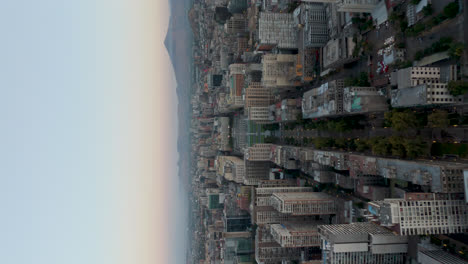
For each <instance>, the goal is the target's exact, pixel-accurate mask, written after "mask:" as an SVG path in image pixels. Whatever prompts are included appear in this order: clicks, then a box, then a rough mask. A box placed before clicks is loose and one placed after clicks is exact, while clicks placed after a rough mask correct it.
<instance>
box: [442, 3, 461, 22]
mask: <svg viewBox="0 0 468 264" xmlns="http://www.w3.org/2000/svg"><path fill="white" fill-rule="evenodd" d="M458 10H459V6H458V1H457V0H455V1H453V2H451V3H450V4H448V5H446V6H445V7H444V15H445V16H447V17H448V18H454V17H456V16H457V14H458Z"/></svg>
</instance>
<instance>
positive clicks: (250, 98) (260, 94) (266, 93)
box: [245, 82, 273, 108]
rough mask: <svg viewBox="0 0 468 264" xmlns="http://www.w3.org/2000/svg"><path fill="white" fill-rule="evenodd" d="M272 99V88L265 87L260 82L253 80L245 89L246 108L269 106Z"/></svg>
mask: <svg viewBox="0 0 468 264" xmlns="http://www.w3.org/2000/svg"><path fill="white" fill-rule="evenodd" d="M272 101H273V96H272V94H271V89H269V88H266V87H264V86H263V85H262V84H261V83H259V82H252V83H250V85H249V87H247V89H245V108H249V107H259V106H269V105H270V104H271V103H272Z"/></svg>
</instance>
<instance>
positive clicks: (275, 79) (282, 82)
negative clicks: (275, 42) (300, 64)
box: [262, 54, 297, 88]
mask: <svg viewBox="0 0 468 264" xmlns="http://www.w3.org/2000/svg"><path fill="white" fill-rule="evenodd" d="M296 62H297V55H295V54H265V55H263V58H262V65H263V73H262V84H263V85H264V86H265V87H269V88H274V87H288V86H292V85H294V81H293V79H294V78H295V77H296Z"/></svg>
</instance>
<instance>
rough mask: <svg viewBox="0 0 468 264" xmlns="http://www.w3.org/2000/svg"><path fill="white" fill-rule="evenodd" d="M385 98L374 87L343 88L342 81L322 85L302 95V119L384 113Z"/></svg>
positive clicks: (385, 107) (386, 107)
mask: <svg viewBox="0 0 468 264" xmlns="http://www.w3.org/2000/svg"><path fill="white" fill-rule="evenodd" d="M386 109H388V106H387V103H386V98H385V96H384V95H383V94H382V93H380V92H379V90H378V89H376V88H374V87H346V88H345V87H344V82H343V80H336V81H333V82H329V83H325V84H322V85H321V86H320V87H318V88H314V89H312V90H309V91H307V92H305V93H304V96H303V99H302V115H303V117H304V118H319V117H326V116H338V115H349V114H358V113H370V112H377V111H385V110H386Z"/></svg>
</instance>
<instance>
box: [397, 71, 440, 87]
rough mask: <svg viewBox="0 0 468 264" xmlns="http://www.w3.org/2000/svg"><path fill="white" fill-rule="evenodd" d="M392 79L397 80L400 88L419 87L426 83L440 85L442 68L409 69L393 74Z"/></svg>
mask: <svg viewBox="0 0 468 264" xmlns="http://www.w3.org/2000/svg"><path fill="white" fill-rule="evenodd" d="M392 79H396V82H397V83H396V84H397V85H398V88H406V87H412V86H418V85H421V84H425V83H438V82H439V81H440V68H439V67H409V68H405V69H401V70H399V71H398V72H396V73H393V74H392ZM392 81H393V80H392Z"/></svg>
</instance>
